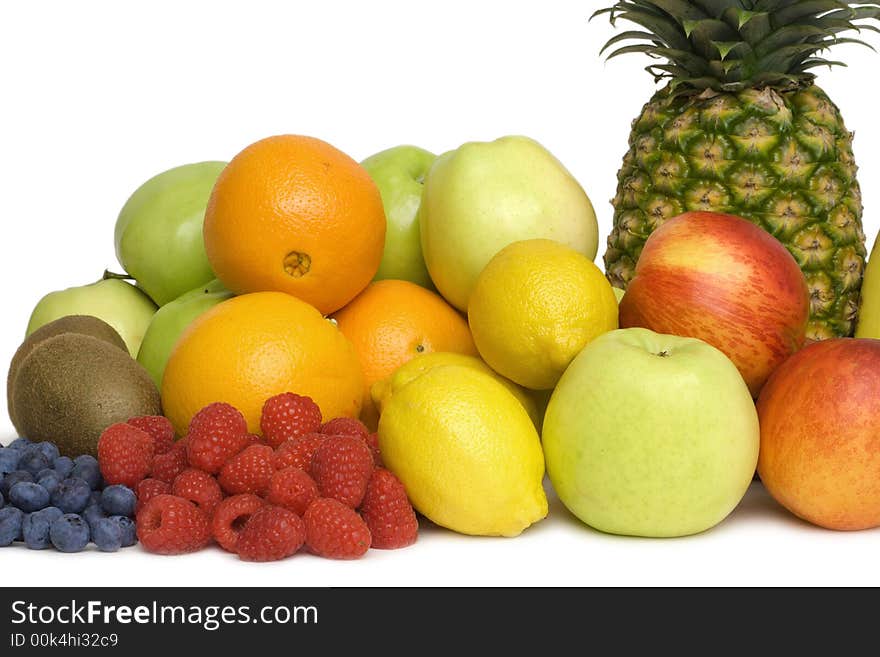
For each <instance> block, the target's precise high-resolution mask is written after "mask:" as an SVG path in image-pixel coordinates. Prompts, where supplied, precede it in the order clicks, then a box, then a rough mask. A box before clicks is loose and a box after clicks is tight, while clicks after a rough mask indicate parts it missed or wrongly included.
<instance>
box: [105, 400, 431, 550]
mask: <svg viewBox="0 0 880 657" xmlns="http://www.w3.org/2000/svg"><path fill="white" fill-rule="evenodd" d="M260 430H261V432H262V434H263V435H262V437H260V436H256V435H254V434H250V433H248V428H247V422H246V421H245V418H244V416H243V415H242V414H241V413H240V412H239V411H238V410H237V409H235V408H234V407H232V406H230V405H229V404H226V403H214V404H210V405H208V406H206V407H205V408H203V409H202V410H201V411H199V412H198V413H196V415H195V416H194V417H193V419H192V421H191V423H190V425H189V433H188V434H187V436H186V437H184V438H182V439H180V440H178V441H176V442H175V441H174V429H173V428H172V426H171V423H170V422H169V421H168V419H167V418H165V417H162V416H151V417H149V418H139V420H138V422H137V423H136V425H135V424H129V423H119V424H114V425H113V426H110V427H108V428H107V429H106V430H105V431H104V433H103V434H101V438H100V440H99V441H98V463H99V464H100V468H101V473H102V475H103V476H104V479H105V480H106V482H107V483H108V484H123V485H125V486H128V487H129V488H131V489H133V490H135V491H136V493H137V509H136V525H137V536H138V539H139V540H140V542H141V544H142V545H143V547H144V548H145V549H146V550H148V551H149V552H154V553H157V554H183V553H187V552H195V551H197V550H200V549H202V548H204V547H206V546H207V545H209V544H210V543H211V541H212V540H213V541H216V542H217V544H218V545H219V546H220V547H222V548H223V549H224V550H227V551H229V552H233V553H235V554H237V555H238V556H239V558H241V559H243V560H245V561H276V560H279V559H284V558H286V557H289V556H291V555H293V554H296V553H297V552H298V551H299V550H300V549H301V548H303V546H305V548H306V549H307V550H308V551H309V552H311V553H313V554H316V555H319V556H322V557H327V558H331V559H357V558H359V557H361V556H363V555H364V553H365V552H366V551H367V550H368V549H369V548H370V547H374V548H380V549H395V548H402V547H406V546H407V545H411V544H413V543H414V542H415V541H416V538H417V537H418V520H417V518H416V514H415V512H414V511H413V507H412V505H411V504H410V501H409V498H408V497H407V494H406V490H405V489H404V487H403V484H402V483H401V482H400V480H398V479H397V477H395V476H394V474H392V473H391V472H390V471H388V470H386V469H385V468H383V467H382V461H381V456H380V454H379V447H378V441H377V438H376V434H374V433H370V432H369V431H368V430H367V428H366V427H365V426H364V425H363V424H362V423H361V422H359V421H358V420H354V419H351V418H336V419H334V420H330V421H329V422H326V423H322V417H321V411H320V409H319V408H318V406H317V404H315V402H314V401H312V400H311V399H310V398H309V397H303V396H300V395H296V394H293V393H289V392H288V393H284V394H281V395H276V396H275V397H272V398H271V399H269V400H268V401H266V403H265V405H264V406H263V412H262V417H261V420H260Z"/></svg>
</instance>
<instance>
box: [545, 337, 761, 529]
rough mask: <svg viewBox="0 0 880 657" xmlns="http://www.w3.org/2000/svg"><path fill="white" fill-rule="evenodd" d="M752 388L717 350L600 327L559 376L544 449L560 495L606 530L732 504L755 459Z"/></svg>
mask: <svg viewBox="0 0 880 657" xmlns="http://www.w3.org/2000/svg"><path fill="white" fill-rule="evenodd" d="M759 436H760V431H759V428H758V415H757V412H756V410H755V405H754V403H753V402H752V395H751V393H750V392H749V389H748V387H747V386H746V384H745V382H744V381H743V378H742V376H741V375H740V373H739V371H738V370H737V368H736V366H735V365H734V364H733V363H732V362H731V361H730V360H729V359H728V358H727V357H726V356H725V355H724V354H723V353H721V351H719V350H718V349H716V348H715V347H712V346H710V345H709V344H707V343H705V342H703V341H701V340H697V339H695V338H682V337H678V336H671V335H661V334H659V333H654V332H652V331H649V330H647V329H641V328H633V329H620V330H616V331H611V332H609V333H605V334H604V335H601V336H600V337H598V338H596V339H595V340H594V341H593V342H591V343H590V344H589V345H587V346H586V347H585V348H584V350H583V351H582V352H581V353H580V354H579V355H578V356H577V357H576V358H575V359H574V361H572V363H571V365H570V366H569V368H568V369H567V370H566V371H565V373H564V374H563V375H562V378H561V379H560V380H559V384H558V385H557V387H556V390H555V391H554V392H553V396H552V397H551V398H550V404H549V406H548V407H547V413H546V415H545V417H544V432H543V444H544V456H545V459H546V462H547V472H548V474H549V476H550V481H551V482H552V483H553V487H554V488H555V489H556V492H557V494H558V495H559V499H560V500H561V501H562V503H563V504H565V506H566V507H567V508H568V509H569V510H570V511H571V512H572V513H574V515H576V516H577V517H578V518H580V519H581V520H582V521H583V522H585V523H587V524H588V525H590V526H592V527H594V528H596V529H599V530H601V531H604V532H609V533H612V534H627V535H634V536H656V537H664V536H684V535H688V534H695V533H698V532H701V531H704V530H706V529H709V528H710V527H713V526H714V525H716V524H718V523H719V522H721V521H722V520H723V519H724V518H725V517H726V516H727V515H728V514H729V513H730V512H731V511H732V510H733V509H734V508H735V507H736V505H737V504H739V502H740V500H741V499H742V497H743V495H744V494H745V492H746V490H747V489H748V487H749V483H750V482H751V481H752V476H753V475H754V472H755V466H756V464H757V461H758V443H759Z"/></svg>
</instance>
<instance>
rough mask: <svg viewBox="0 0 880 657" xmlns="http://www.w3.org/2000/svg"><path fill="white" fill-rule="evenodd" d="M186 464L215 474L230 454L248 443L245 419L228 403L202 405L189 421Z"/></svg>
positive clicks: (236, 452) (235, 452) (229, 457)
mask: <svg viewBox="0 0 880 657" xmlns="http://www.w3.org/2000/svg"><path fill="white" fill-rule="evenodd" d="M188 440H189V446H188V448H187V455H188V457H189V464H190V465H191V466H192V467H194V468H198V469H199V470H204V471H205V472H207V473H208V474H217V473H218V472H220V468H222V467H223V464H224V463H226V461H228V460H229V459H231V458H232V457H233V456H235V455H236V454H238V453H239V452H240V451H241V450H243V449H244V448H245V447H247V446H248V444H249V443H250V438H248V432H247V422H246V421H245V419H244V416H243V415H242V414H241V413H240V412H239V411H237V410H236V409H235V408H233V407H232V406H230V405H229V404H224V403H222V402H217V403H214V404H209V405H208V406H205V408H203V409H202V410H200V411H199V412H198V413H196V414H195V415H194V416H193V419H192V421H191V422H190V423H189V435H188Z"/></svg>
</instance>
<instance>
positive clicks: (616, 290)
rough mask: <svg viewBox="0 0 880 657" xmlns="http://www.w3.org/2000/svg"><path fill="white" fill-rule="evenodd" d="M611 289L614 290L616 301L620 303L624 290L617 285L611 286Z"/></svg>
mask: <svg viewBox="0 0 880 657" xmlns="http://www.w3.org/2000/svg"><path fill="white" fill-rule="evenodd" d="M611 291H612V292H614V297H615V298H616V299H617V303H620V301H621V299H623V295H624V294H626V290H621V289H620V288H619V287H612V288H611Z"/></svg>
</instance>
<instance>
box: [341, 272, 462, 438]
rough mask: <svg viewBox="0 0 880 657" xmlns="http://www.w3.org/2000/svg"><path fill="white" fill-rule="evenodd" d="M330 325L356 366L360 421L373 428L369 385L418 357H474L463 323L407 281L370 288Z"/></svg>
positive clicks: (432, 295) (374, 416)
mask: <svg viewBox="0 0 880 657" xmlns="http://www.w3.org/2000/svg"><path fill="white" fill-rule="evenodd" d="M333 319H335V320H336V322H337V324H338V325H339V330H340V331H341V332H342V334H343V335H344V336H345V337H347V338H348V339H349V340H350V341H351V342H352V344H353V345H354V348H355V351H356V352H357V354H358V358H359V359H360V361H361V367H362V369H363V373H364V379H365V382H366V389H365V391H364V403H363V406H362V409H361V419H362V420H363V421H364V422H365V423H366V424H367V425H369V426H372V427H375V425H376V422H377V421H378V411H377V410H376V407H375V405H374V404H373V400H372V398H371V397H370V387H371V386H372V385H373V383H375V382H376V381H379V380H381V379H384V378H386V377H388V376H390V375H391V374H393V373H394V371H395V370H396V369H397V368H398V367H400V366H401V365H403V364H404V363H407V362H408V361H409V360H410V359H412V358H414V357H415V356H418V355H419V354H421V353H430V352H434V351H452V352H456V353H460V354H467V355H469V356H476V355H477V348H476V347H475V346H474V341H473V339H472V338H471V332H470V329H469V328H468V324H467V320H465V318H464V317H462V316H461V315H460V314H459V313H458V311H457V310H455V308H453V307H452V306H450V305H449V304H448V303H446V301H445V300H444V299H443V297H441V296H440V295H439V294H436V293H434V292H431V291H430V290H426V289H425V288H423V287H420V286H418V285H416V284H415V283H410V282H409V281H400V280H384V281H377V282H375V283H372V284H371V285H370V286H369V287H367V289H365V290H364V291H363V292H362V293H361V294H360V295H358V296H357V297H356V298H355V299H354V301H352V302H351V303H350V304H348V305H347V306H346V307H345V308H343V309H342V310H340V311H339V312H338V313H336V314H335V315H334V316H333Z"/></svg>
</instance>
